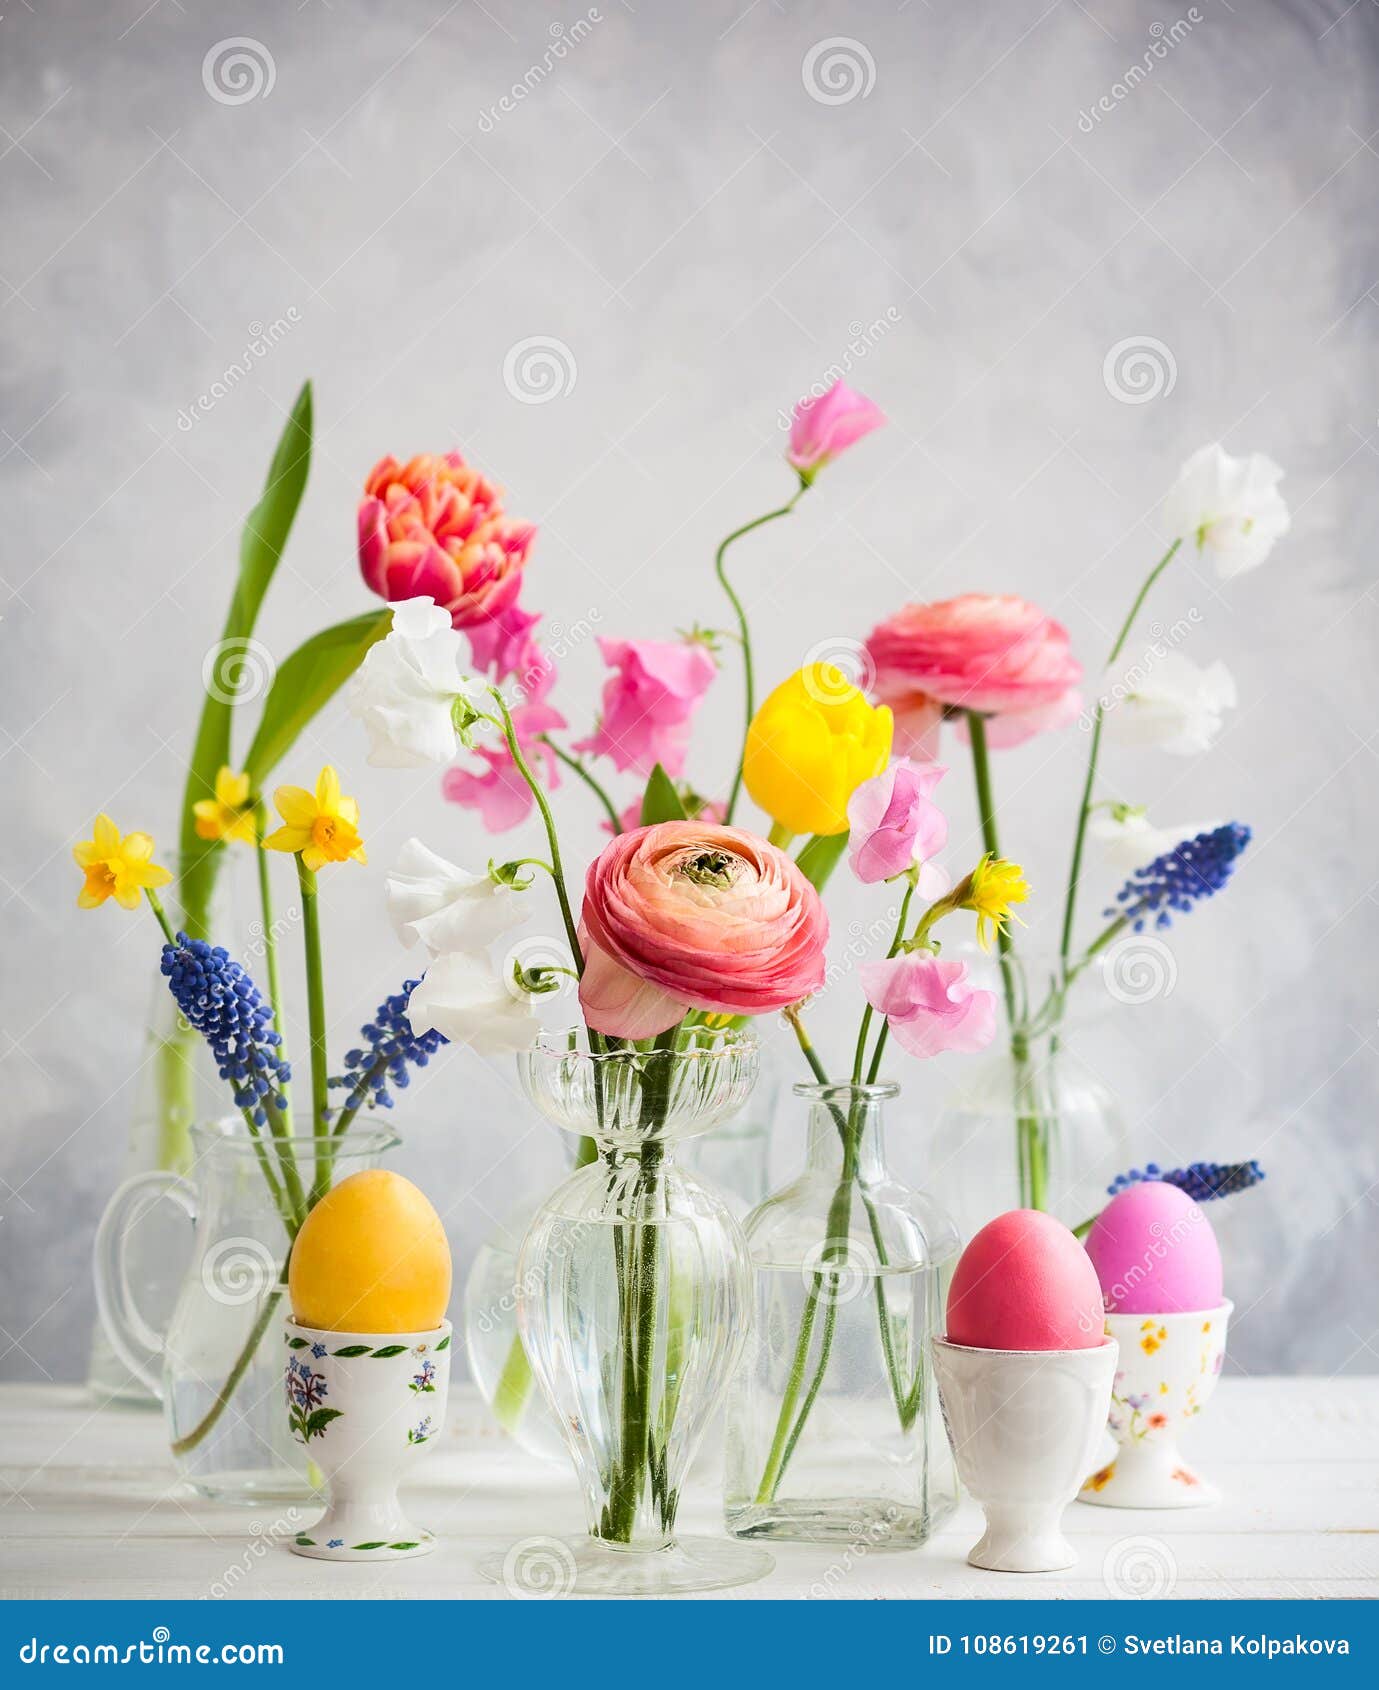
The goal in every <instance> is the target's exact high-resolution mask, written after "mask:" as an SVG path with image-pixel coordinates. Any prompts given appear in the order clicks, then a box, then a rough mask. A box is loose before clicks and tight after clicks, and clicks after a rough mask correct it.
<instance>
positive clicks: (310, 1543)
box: [297, 1532, 316, 1549]
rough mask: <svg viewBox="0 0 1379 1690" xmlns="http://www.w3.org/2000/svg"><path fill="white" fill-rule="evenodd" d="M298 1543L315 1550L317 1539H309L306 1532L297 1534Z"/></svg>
mask: <svg viewBox="0 0 1379 1690" xmlns="http://www.w3.org/2000/svg"><path fill="white" fill-rule="evenodd" d="M297 1542H298V1543H300V1544H303V1545H304V1546H305V1547H306V1548H308V1549H314V1548H315V1547H316V1539H315V1538H314V1537H308V1536H307V1535H306V1533H305V1532H298V1533H297Z"/></svg>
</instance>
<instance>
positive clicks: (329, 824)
mask: <svg viewBox="0 0 1379 1690" xmlns="http://www.w3.org/2000/svg"><path fill="white" fill-rule="evenodd" d="M273 802H274V804H276V805H277V807H278V814H279V815H280V816H281V817H282V819H283V821H284V823H285V824H286V825H285V826H283V827H280V828H279V829H278V830H277V832H276V833H270V834H269V835H268V837H267V839H265V840H264V842H263V848H264V850H265V851H290V852H292V853H293V854H294V855H295V854H300V855H301V859H302V861H303V862H304V863H305V864H306V866H307V867H308V868H309V869H310V870H311V871H312V873H313V874H314V873H315V872H316V871H317V870H318V869H320V868H323V867H324V866H325V864H326V863H343V862H345V861H347V860H348V859H349V858H351V857H352V858H353V859H354V861H355V862H357V863H366V862H368V860H369V859H368V857H367V856H366V855H365V853H364V841H363V840H362V839H361V838H360V836H359V806H358V804H356V803H355V801H354V799H353V798H346V797H345V796H344V795H343V794H342V793H341V791H340V777H339V775H337V774H336V772H335V770H334V769H333V768H331V766H330V765H329V763H327V765H326V766H325V768H324V769H322V770H321V773H320V775H319V777H318V779H317V781H316V791H315V793H314V794H313V793H310V792H308V791H307V790H306V788H305V787H304V786H280V787H279V788H278V790H277V791H276V792H275V793H274V794H273Z"/></svg>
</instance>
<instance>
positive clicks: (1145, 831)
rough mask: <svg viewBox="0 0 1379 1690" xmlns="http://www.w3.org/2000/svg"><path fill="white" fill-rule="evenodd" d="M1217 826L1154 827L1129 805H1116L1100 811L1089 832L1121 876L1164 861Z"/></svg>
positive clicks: (1208, 824) (1205, 824) (1181, 825)
mask: <svg viewBox="0 0 1379 1690" xmlns="http://www.w3.org/2000/svg"><path fill="white" fill-rule="evenodd" d="M1218 825H1219V824H1218V823H1216V822H1182V823H1181V824H1180V825H1179V826H1177V827H1155V826H1154V824H1153V823H1152V822H1151V821H1150V819H1149V817H1148V816H1147V815H1146V814H1145V813H1144V811H1143V810H1140V809H1133V808H1132V807H1131V806H1130V805H1128V804H1116V805H1113V806H1112V808H1111V809H1110V810H1099V811H1098V812H1097V813H1096V814H1095V815H1094V816H1093V817H1092V819H1091V821H1090V823H1089V824H1088V828H1087V831H1088V833H1090V834H1091V836H1092V838H1093V839H1095V840H1096V841H1097V843H1098V844H1099V845H1100V846H1101V848H1102V851H1103V852H1104V854H1105V857H1106V860H1107V862H1108V863H1109V864H1110V865H1111V867H1112V868H1114V869H1116V870H1118V871H1119V872H1120V873H1121V874H1133V873H1134V871H1135V870H1136V869H1137V868H1143V867H1144V866H1145V864H1146V863H1152V862H1153V861H1154V859H1155V858H1156V857H1162V856H1163V855H1164V854H1165V853H1166V852H1168V851H1171V850H1172V849H1173V848H1174V846H1175V845H1181V844H1182V843H1183V841H1184V840H1185V839H1195V838H1196V837H1197V835H1198V834H1199V833H1209V832H1210V831H1211V829H1212V828H1214V827H1216V826H1218Z"/></svg>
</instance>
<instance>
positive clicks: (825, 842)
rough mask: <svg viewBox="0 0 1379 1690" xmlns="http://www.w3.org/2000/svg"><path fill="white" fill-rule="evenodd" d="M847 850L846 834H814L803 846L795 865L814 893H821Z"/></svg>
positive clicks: (844, 830)
mask: <svg viewBox="0 0 1379 1690" xmlns="http://www.w3.org/2000/svg"><path fill="white" fill-rule="evenodd" d="M847 848H848V833H847V829H846V828H844V829H843V831H842V832H841V833H816V834H814V836H813V837H812V838H811V839H810V840H809V841H808V842H807V843H806V844H805V846H804V848H803V849H802V850H801V852H800V854H799V856H798V857H796V858H795V865H796V867H797V868H798V869H799V870H800V872H801V874H803V875H804V877H805V879H806V880H807V881H808V882H809V884H810V885H811V886H812V887H813V888H814V890H815V891H816V892H822V891H823V889H824V887H825V886H826V885H827V884H828V877H829V875H831V874H832V873H833V871H834V869H835V868H837V866H838V864H839V862H840V861H841V859H842V855H843V852H844V851H846V850H847Z"/></svg>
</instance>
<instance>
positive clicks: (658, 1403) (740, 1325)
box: [486, 1029, 771, 1595]
mask: <svg viewBox="0 0 1379 1690" xmlns="http://www.w3.org/2000/svg"><path fill="white" fill-rule="evenodd" d="M602 1043H603V1041H599V1044H600V1046H601V1045H602ZM756 1066H757V1052H756V1045H755V1042H754V1041H753V1040H752V1039H751V1038H750V1037H749V1036H747V1035H744V1034H742V1033H738V1032H729V1031H723V1032H717V1031H709V1030H707V1029H692V1030H688V1031H682V1032H679V1033H672V1034H668V1035H663V1037H662V1039H661V1040H658V1041H657V1044H656V1047H655V1048H654V1049H650V1050H648V1049H645V1048H643V1049H637V1048H634V1047H630V1046H619V1047H618V1048H615V1049H613V1050H607V1049H603V1048H595V1049H594V1050H590V1049H588V1048H587V1046H586V1045H585V1044H584V1042H583V1035H582V1032H581V1033H578V1034H575V1033H571V1034H563V1035H556V1036H554V1037H552V1036H545V1037H543V1038H542V1039H541V1040H539V1041H538V1043H537V1045H536V1046H535V1047H534V1048H533V1049H532V1050H531V1051H528V1052H525V1053H523V1054H522V1055H521V1056H519V1057H518V1072H519V1074H520V1076H521V1080H522V1085H523V1087H524V1089H525V1091H526V1093H527V1096H528V1097H529V1098H530V1099H531V1100H532V1102H533V1103H535V1104H536V1106H537V1107H538V1108H539V1109H540V1110H541V1111H542V1113H543V1114H544V1115H546V1117H547V1118H548V1119H550V1120H552V1121H554V1122H555V1124H556V1125H557V1126H559V1127H562V1128H563V1129H564V1130H565V1131H567V1132H572V1133H577V1134H579V1135H580V1136H581V1137H585V1138H592V1139H593V1141H594V1143H595V1146H596V1152H597V1153H596V1155H595V1157H594V1159H593V1160H592V1161H590V1162H588V1163H587V1164H586V1165H585V1166H583V1167H580V1168H577V1169H576V1171H575V1172H574V1173H572V1174H571V1175H570V1176H569V1178H568V1179H566V1180H565V1181H564V1182H563V1183H562V1184H561V1185H560V1186H559V1187H558V1188H557V1189H556V1190H555V1191H554V1192H552V1193H551V1195H550V1196H549V1197H548V1198H547V1200H546V1202H545V1203H544V1204H543V1205H542V1207H541V1209H540V1211H539V1212H538V1214H537V1215H536V1217H535V1219H534V1220H533V1222H532V1225H531V1228H530V1230H529V1232H528V1233H527V1237H526V1239H525V1241H524V1243H523V1246H522V1250H521V1254H520V1257H519V1260H518V1272H517V1294H518V1313H519V1319H520V1322H521V1331H522V1340H523V1344H524V1346H525V1348H526V1352H527V1354H528V1355H529V1356H530V1358H531V1364H532V1368H533V1371H534V1372H535V1374H536V1378H537V1380H538V1382H539V1383H540V1386H541V1388H542V1390H543V1391H544V1392H545V1394H546V1398H547V1400H548V1402H549V1404H550V1407H551V1409H552V1412H553V1414H554V1416H555V1419H556V1421H557V1423H558V1424H559V1426H560V1428H561V1432H562V1435H563V1437H564V1441H565V1446H566V1450H567V1453H568V1454H569V1456H570V1457H571V1459H572V1460H573V1462H574V1465H575V1470H576V1473H577V1475H578V1479H579V1484H580V1488H581V1490H582V1492H583V1495H584V1501H585V1511H586V1515H587V1518H588V1527H589V1529H588V1535H587V1537H583V1538H576V1539H573V1540H566V1541H565V1542H564V1543H563V1544H558V1545H557V1548H558V1549H559V1550H560V1553H561V1555H562V1557H563V1559H562V1560H561V1571H562V1593H566V1594H568V1593H575V1594H580V1595H584V1594H606V1595H634V1594H635V1595H646V1594H669V1593H671V1592H674V1591H681V1590H713V1589H722V1588H725V1587H727V1586H729V1585H734V1584H739V1583H743V1582H745V1581H747V1580H749V1579H753V1578H758V1577H760V1576H761V1574H762V1573H764V1572H765V1571H767V1570H768V1569H769V1567H770V1564H771V1563H770V1557H769V1556H767V1555H764V1554H763V1552H762V1551H761V1550H759V1549H757V1548H755V1547H754V1546H751V1545H744V1544H735V1543H733V1542H732V1541H731V1540H729V1539H727V1538H722V1539H718V1538H703V1539H695V1538H682V1537H678V1536H677V1535H676V1529H675V1524H676V1513H677V1508H678V1503H679V1497H680V1489H681V1485H682V1483H683V1480H684V1476H685V1473H686V1471H687V1470H688V1467H689V1464H690V1462H691V1460H692V1459H693V1456H694V1452H695V1449H696V1447H697V1445H698V1443H699V1441H700V1438H701V1437H702V1435H703V1433H704V1430H705V1427H706V1425H707V1424H708V1422H709V1420H710V1418H711V1417H712V1416H713V1414H714V1413H715V1412H716V1411H718V1410H719V1409H720V1408H721V1405H722V1402H723V1398H724V1395H725V1393H726V1391H727V1388H728V1384H729V1381H730V1379H731V1377H732V1373H733V1369H734V1368H735V1366H736V1365H737V1362H738V1359H739V1358H740V1356H741V1353H742V1348H743V1344H744V1342H745V1340H746V1336H747V1324H748V1321H749V1318H750V1312H751V1271H750V1264H749V1262H748V1258H747V1250H746V1245H745V1243H744V1241H743V1238H742V1231H741V1228H740V1227H739V1226H738V1224H737V1222H736V1221H735V1220H734V1219H733V1217H732V1215H731V1213H730V1212H729V1211H728V1209H727V1207H726V1205H725V1204H724V1203H723V1202H722V1200H721V1199H719V1198H718V1197H716V1196H714V1195H713V1193H711V1192H710V1191H709V1190H708V1189H707V1188H706V1187H704V1186H703V1185H701V1184H700V1183H699V1182H698V1180H696V1179H694V1178H693V1177H692V1176H691V1175H689V1174H687V1173H685V1172H684V1171H683V1170H682V1169H681V1168H680V1166H679V1165H678V1163H677V1160H676V1151H677V1147H678V1145H679V1143H680V1142H681V1141H682V1140H684V1139H686V1138H689V1137H691V1136H693V1135H695V1134H697V1133H701V1132H704V1131H706V1130H707V1129H708V1128H709V1127H710V1126H712V1125H713V1124H714V1123H715V1122H716V1121H719V1120H722V1119H723V1118H724V1117H725V1116H727V1115H728V1114H730V1113H732V1111H733V1110H735V1109H737V1108H739V1107H740V1106H741V1105H742V1103H743V1102H744V1101H745V1099H746V1097H747V1095H748V1093H749V1092H750V1090H751V1088H752V1084H753V1082H754V1080H755V1078H756ZM521 1547H522V1546H521V1545H518V1546H516V1548H517V1549H520V1548H521ZM486 1570H488V1571H489V1572H490V1574H491V1575H492V1576H494V1577H495V1578H501V1579H504V1580H505V1581H506V1582H508V1583H509V1584H511V1583H512V1579H513V1570H512V1565H511V1560H510V1556H509V1557H501V1558H497V1559H496V1562H495V1564H494V1565H491V1566H490V1567H488V1568H487V1569H486Z"/></svg>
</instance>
